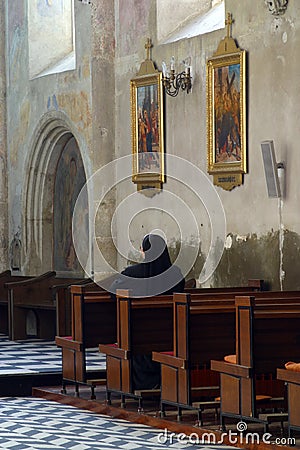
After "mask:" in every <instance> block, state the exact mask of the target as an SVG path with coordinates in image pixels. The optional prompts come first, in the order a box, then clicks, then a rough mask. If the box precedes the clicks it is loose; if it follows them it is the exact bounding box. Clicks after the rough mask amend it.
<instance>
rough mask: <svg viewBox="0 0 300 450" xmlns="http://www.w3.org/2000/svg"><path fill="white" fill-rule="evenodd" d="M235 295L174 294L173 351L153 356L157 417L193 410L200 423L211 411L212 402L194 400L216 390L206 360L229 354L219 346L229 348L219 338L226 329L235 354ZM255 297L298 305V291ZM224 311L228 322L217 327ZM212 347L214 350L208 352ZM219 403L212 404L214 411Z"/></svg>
mask: <svg viewBox="0 0 300 450" xmlns="http://www.w3.org/2000/svg"><path fill="white" fill-rule="evenodd" d="M235 295H236V292H234V291H233V292H232V293H231V292H228V290H225V293H221V292H216V293H214V294H206V293H202V292H201V289H199V291H198V292H197V293H196V292H195V291H194V293H193V294H190V295H189V296H187V295H186V294H174V336H173V348H170V349H169V350H170V352H169V353H167V354H157V353H154V354H153V359H154V360H155V361H157V362H160V363H161V367H162V395H161V402H162V405H161V415H164V414H165V411H164V405H173V406H176V407H177V409H178V420H180V419H181V411H182V409H183V408H189V409H197V410H198V416H199V421H200V423H202V414H201V413H202V411H203V410H204V409H205V408H208V407H211V404H212V399H211V398H208V399H205V398H204V399H202V400H200V401H197V400H196V399H197V396H198V397H199V396H201V395H202V397H204V395H205V394H206V395H207V389H206V390H205V386H214V385H215V386H219V376H217V377H216V376H215V375H213V372H211V371H210V370H209V368H210V359H211V358H212V356H211V355H212V352H214V353H215V354H216V352H219V353H218V354H219V356H224V355H225V354H228V353H230V350H229V347H227V352H226V351H225V348H223V350H222V346H223V345H227V346H228V345H229V343H228V341H226V339H225V337H224V336H222V333H224V334H225V333H226V327H227V326H228V328H229V330H228V331H227V334H226V336H227V338H228V336H231V352H232V353H234V352H235ZM255 295H256V296H257V297H258V298H257V300H256V301H257V302H258V303H260V304H267V305H268V304H274V303H278V302H279V303H282V302H286V303H299V292H298V291H294V292H292V291H290V292H288V291H286V292H284V293H282V292H281V291H279V292H276V291H273V292H269V291H266V292H256V293H255ZM296 295H298V296H297V297H296ZM203 308H206V309H207V311H206V310H205V309H203ZM209 308H210V310H209ZM224 308H225V310H226V312H224V314H225V315H226V320H228V322H227V323H226V324H225V326H224V325H222V327H221V324H219V323H218V320H222V314H223V311H225V310H224ZM214 313H216V315H214ZM204 314H205V315H204ZM197 315H198V316H197ZM225 315H224V317H223V319H225ZM209 328H211V329H210V330H209ZM230 332H231V334H230ZM211 336H213V339H212V338H211ZM219 342H220V344H219ZM213 345H215V347H217V348H212V347H213ZM203 349H204V350H203ZM209 352H211V353H210V354H209ZM222 352H223V353H222ZM205 358H206V359H205ZM170 380H172V381H170ZM213 401H214V400H213ZM219 403H220V402H219V401H215V402H214V405H215V409H216V408H217V407H218V405H219Z"/></svg>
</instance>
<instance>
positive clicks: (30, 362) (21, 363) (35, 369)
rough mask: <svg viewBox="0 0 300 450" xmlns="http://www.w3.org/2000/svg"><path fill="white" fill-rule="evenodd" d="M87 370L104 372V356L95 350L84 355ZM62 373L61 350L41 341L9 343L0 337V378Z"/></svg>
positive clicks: (4, 337)
mask: <svg viewBox="0 0 300 450" xmlns="http://www.w3.org/2000/svg"><path fill="white" fill-rule="evenodd" d="M86 359H87V370H88V371H98V370H105V368H106V362H105V355H103V354H101V353H99V351H98V349H97V348H94V349H89V350H88V351H87V354H86ZM61 371H62V364H61V349H60V348H58V347H57V346H56V344H55V342H49V341H43V340H36V339H35V340H26V341H10V340H9V339H8V337H7V336H4V335H0V376H2V375H15V374H22V375H25V374H36V373H57V372H61Z"/></svg>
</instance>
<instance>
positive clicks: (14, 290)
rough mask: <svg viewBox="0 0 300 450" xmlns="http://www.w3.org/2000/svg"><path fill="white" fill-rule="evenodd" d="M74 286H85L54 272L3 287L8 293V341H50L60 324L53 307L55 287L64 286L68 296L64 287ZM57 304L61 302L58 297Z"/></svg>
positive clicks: (56, 310) (76, 280)
mask: <svg viewBox="0 0 300 450" xmlns="http://www.w3.org/2000/svg"><path fill="white" fill-rule="evenodd" d="M76 282H77V283H78V282H79V283H81V282H84V279H82V278H80V279H79V278H74V277H70V278H62V277H58V276H57V275H56V272H55V271H50V272H46V273H44V274H42V275H40V276H37V277H32V278H29V279H25V280H21V281H15V282H9V283H5V287H6V288H7V289H8V321H9V338H10V339H11V340H21V339H27V338H28V337H36V338H39V339H49V340H53V339H54V338H55V335H56V326H57V324H59V323H60V322H61V321H60V319H59V318H58V317H57V315H58V313H59V309H60V308H59V307H57V304H56V301H57V300H58V296H57V295H56V294H57V292H58V285H59V284H61V285H62V286H64V293H65V294H66V295H67V289H66V286H67V285H70V284H72V283H73V284H74V283H76ZM60 293H61V292H60ZM58 301H64V299H62V297H60V300H58ZM30 316H31V319H30ZM30 320H31V321H32V323H31V325H32V329H31V328H30Z"/></svg>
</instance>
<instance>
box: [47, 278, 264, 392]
mask: <svg viewBox="0 0 300 450" xmlns="http://www.w3.org/2000/svg"><path fill="white" fill-rule="evenodd" d="M113 278H114V277H111V278H107V279H106V280H105V281H104V282H103V283H101V284H104V285H105V286H109V285H110V284H111V282H112V280H113ZM191 285H194V283H191ZM259 285H260V284H259ZM188 286H190V284H188V285H187V289H189V288H191V286H190V287H188ZM257 286H258V285H257V282H254V284H253V287H251V288H250V289H251V290H252V288H253V290H256V289H257ZM228 289H229V288H228ZM61 290H62V289H60V290H59V291H58V293H59V292H60V291H61ZM192 290H193V292H196V291H198V290H196V291H195V290H194V289H192ZM200 290H201V293H202V294H203V295H204V293H205V292H206V289H204V290H202V289H200ZM237 290H239V291H240V290H241V292H247V291H248V288H247V289H246V288H234V292H236V291H237ZM212 291H214V289H212ZM210 292H211V289H210ZM217 292H219V288H218V289H217ZM104 294H105V295H106V293H105V291H103V289H102V288H101V287H100V286H98V284H96V283H86V284H85V285H84V286H81V287H79V286H78V284H77V285H76V286H71V302H72V305H73V306H72V311H73V313H72V328H71V329H72V332H71V331H70V332H68V330H67V329H65V330H63V328H62V326H59V328H57V329H60V330H62V332H61V333H58V334H59V336H57V337H56V343H57V345H58V346H60V347H61V348H62V364H63V389H62V392H63V393H65V392H66V385H67V384H68V383H69V384H70V383H74V384H75V387H76V393H77V395H79V391H78V389H79V385H80V384H91V382H90V380H88V379H87V373H86V365H85V349H86V348H87V347H86V346H87V345H90V344H87V342H89V343H90V342H91V338H90V337H89V336H86V337H84V339H83V340H82V338H81V336H82V335H83V336H85V334H86V333H90V334H92V335H93V339H94V336H96V335H97V334H96V331H97V333H98V339H99V340H98V342H97V345H98V343H99V342H101V343H103V344H104V343H113V342H115V341H116V334H117V329H116V306H115V305H116V304H115V303H110V308H113V311H112V310H111V309H107V307H108V305H107V303H106V305H105V308H104V305H103V304H102V300H101V298H103V295H104ZM62 295H63V297H65V293H64V292H63V294H62ZM79 297H80V300H79ZM92 297H93V302H94V305H96V302H98V301H99V303H98V305H97V308H103V310H101V314H102V316H101V318H102V319H103V320H105V317H107V323H110V329H109V332H108V330H107V329H106V328H103V327H102V328H101V331H102V332H101V335H100V334H99V325H98V324H97V323H96V324H95V323H94V324H92V323H90V322H89V321H88V317H87V316H86V315H85V314H83V313H82V312H81V313H80V314H79V313H78V312H77V313H76V317H77V319H76V323H75V315H74V311H75V310H76V308H77V310H80V311H81V310H82V309H84V308H86V304H88V301H89V299H90V298H92ZM97 299H98V300H97ZM86 300H87V302H86ZM79 301H80V303H81V306H80V307H79V306H78V303H77V302H79ZM62 304H63V302H62ZM76 305H77V306H76ZM112 314H115V320H114V323H112ZM65 315H66V313H65V312H64V311H62V312H61V313H60V314H59V316H58V317H64V316H65ZM62 322H63V323H65V322H66V321H62ZM67 323H68V321H67ZM93 327H95V328H96V329H95V330H94V328H93ZM84 329H85V330H88V331H85V332H83V330H84ZM112 333H113V336H114V337H113V339H112V338H111V336H112ZM69 334H71V336H67V337H66V335H69ZM78 336H80V337H78ZM78 342H80V345H78ZM95 343H96V341H95V340H93V345H94V344H95ZM78 364H79V366H80V369H76V367H77V365H78ZM92 389H93V388H92ZM93 396H94V392H93V390H92V397H93Z"/></svg>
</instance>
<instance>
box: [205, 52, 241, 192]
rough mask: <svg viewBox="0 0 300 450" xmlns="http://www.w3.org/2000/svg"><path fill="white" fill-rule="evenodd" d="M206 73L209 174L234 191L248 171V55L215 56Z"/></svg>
mask: <svg viewBox="0 0 300 450" xmlns="http://www.w3.org/2000/svg"><path fill="white" fill-rule="evenodd" d="M206 69H207V73H206V75H207V159H208V173H210V174H213V175H215V177H214V182H215V184H220V185H222V183H223V185H222V187H224V183H225V187H224V188H225V189H231V188H232V187H234V186H235V185H237V184H241V178H242V174H244V173H246V171H247V150H246V84H245V83H246V80H245V72H246V52H245V51H244V50H240V51H237V52H234V53H232V54H224V55H217V56H213V57H212V58H210V59H208V60H207V65H206ZM236 178H237V179H239V181H237V180H236ZM226 183H228V186H229V187H227V185H226Z"/></svg>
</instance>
